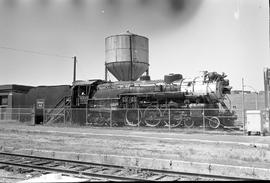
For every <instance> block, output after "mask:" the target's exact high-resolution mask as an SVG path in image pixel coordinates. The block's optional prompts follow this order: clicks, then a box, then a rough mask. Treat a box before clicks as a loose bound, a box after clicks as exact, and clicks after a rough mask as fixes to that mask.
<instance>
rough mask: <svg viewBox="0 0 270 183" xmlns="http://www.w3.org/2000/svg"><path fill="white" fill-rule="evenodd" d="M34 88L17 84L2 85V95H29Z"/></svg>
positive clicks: (0, 86)
mask: <svg viewBox="0 0 270 183" xmlns="http://www.w3.org/2000/svg"><path fill="white" fill-rule="evenodd" d="M31 88H34V87H33V86H25V85H16V84H8V85H0V93H3V92H18V93H27V92H28V91H29V90H30V89H31Z"/></svg>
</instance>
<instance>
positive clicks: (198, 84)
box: [71, 71, 236, 128]
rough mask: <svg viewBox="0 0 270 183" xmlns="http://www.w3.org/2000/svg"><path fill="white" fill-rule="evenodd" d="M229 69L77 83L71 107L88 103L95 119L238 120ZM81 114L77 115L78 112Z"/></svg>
mask: <svg viewBox="0 0 270 183" xmlns="http://www.w3.org/2000/svg"><path fill="white" fill-rule="evenodd" d="M225 78H226V75H225V74H224V73H222V74H218V73H216V72H207V71H204V72H203V73H202V74H201V75H200V76H198V77H195V78H183V77H182V75H181V74H170V75H165V76H164V80H155V81H153V80H150V78H149V76H141V78H140V80H139V81H117V82H109V81H104V80H98V79H97V80H88V81H76V82H74V83H73V87H72V96H71V107H72V108H77V109H86V111H87V113H86V115H85V116H86V118H87V119H85V120H86V121H87V122H88V124H91V125H112V126H121V125H129V126H137V125H145V126H151V127H158V126H170V127H181V126H182V127H194V126H201V125H203V124H205V125H207V126H209V127H211V128H219V127H224V126H233V125H234V120H235V119H236V115H235V113H234V111H231V110H230V109H229V108H228V107H227V105H226V104H225V100H226V99H227V98H226V97H227V94H230V91H231V87H230V86H229V81H228V80H227V79H225ZM74 116H76V115H74Z"/></svg>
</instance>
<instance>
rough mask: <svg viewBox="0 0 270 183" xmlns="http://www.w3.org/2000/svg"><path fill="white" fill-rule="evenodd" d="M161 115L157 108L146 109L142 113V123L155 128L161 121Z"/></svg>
mask: <svg viewBox="0 0 270 183" xmlns="http://www.w3.org/2000/svg"><path fill="white" fill-rule="evenodd" d="M161 116H162V113H161V111H160V109H159V108H151V107H148V108H146V109H145V111H144V122H145V123H146V125H147V126H150V127H156V126H158V125H159V123H160V121H161Z"/></svg>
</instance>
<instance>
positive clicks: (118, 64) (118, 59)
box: [105, 33, 149, 81]
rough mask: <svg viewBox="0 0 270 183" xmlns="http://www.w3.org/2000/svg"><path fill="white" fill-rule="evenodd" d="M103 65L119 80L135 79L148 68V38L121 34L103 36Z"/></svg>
mask: <svg viewBox="0 0 270 183" xmlns="http://www.w3.org/2000/svg"><path fill="white" fill-rule="evenodd" d="M105 52H106V53H105V67H106V69H108V71H110V73H112V75H113V76H114V77H115V78H116V79H118V80H119V81H136V80H137V79H138V78H139V77H140V76H141V75H142V74H143V73H144V72H145V71H147V70H148V67H149V60H148V55H149V54H148V53H149V52H148V38H146V37H143V36H139V35H135V34H130V33H127V34H121V35H114V36H109V37H107V38H105Z"/></svg>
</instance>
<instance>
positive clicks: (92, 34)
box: [0, 0, 270, 90]
mask: <svg viewBox="0 0 270 183" xmlns="http://www.w3.org/2000/svg"><path fill="white" fill-rule="evenodd" d="M127 30H129V31H130V32H132V33H135V34H138V35H142V36H145V37H147V38H148V39H149V64H150V69H149V70H150V76H151V79H163V78H164V75H167V74H169V73H180V74H182V75H183V76H184V77H195V76H197V75H198V74H199V72H200V71H204V70H208V71H216V72H220V73H221V72H225V73H226V74H227V75H228V77H227V78H228V79H229V80H230V84H231V86H232V87H233V90H237V89H241V87H242V86H241V81H242V78H244V82H245V84H246V85H249V86H252V87H253V88H254V89H255V90H263V69H264V68H265V67H270V57H269V2H268V1H267V0H0V85H2V84H22V85H31V86H39V85H66V84H68V85H71V83H72V80H73V58H72V57H73V56H76V57H77V60H78V64H77V79H78V80H88V79H97V78H100V79H104V63H105V38H106V37H108V36H110V35H116V34H122V33H125V32H126V31H127ZM37 53H40V54H37ZM109 79H111V80H115V79H114V77H113V76H112V75H109ZM247 89H248V88H247Z"/></svg>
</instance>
